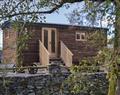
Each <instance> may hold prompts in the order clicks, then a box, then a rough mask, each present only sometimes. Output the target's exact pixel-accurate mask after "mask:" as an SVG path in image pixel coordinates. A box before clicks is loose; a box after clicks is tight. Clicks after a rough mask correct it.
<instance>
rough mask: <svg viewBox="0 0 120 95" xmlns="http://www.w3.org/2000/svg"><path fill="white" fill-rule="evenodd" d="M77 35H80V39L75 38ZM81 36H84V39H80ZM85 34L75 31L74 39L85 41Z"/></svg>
mask: <svg viewBox="0 0 120 95" xmlns="http://www.w3.org/2000/svg"><path fill="white" fill-rule="evenodd" d="M77 35H79V36H80V39H78V38H77ZM82 36H84V39H82ZM85 36H86V35H85V33H84V32H76V33H75V40H76V41H86V37H85Z"/></svg>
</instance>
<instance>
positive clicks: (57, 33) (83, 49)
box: [2, 23, 107, 67]
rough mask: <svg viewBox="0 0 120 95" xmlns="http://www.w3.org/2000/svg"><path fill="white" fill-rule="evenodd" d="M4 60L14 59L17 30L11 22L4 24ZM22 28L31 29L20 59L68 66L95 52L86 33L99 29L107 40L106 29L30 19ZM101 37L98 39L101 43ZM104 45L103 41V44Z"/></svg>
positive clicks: (11, 60)
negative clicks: (30, 21)
mask: <svg viewBox="0 0 120 95" xmlns="http://www.w3.org/2000/svg"><path fill="white" fill-rule="evenodd" d="M2 28H3V31H4V32H3V59H4V60H3V61H4V63H16V56H17V55H16V48H17V44H16V40H17V37H18V31H16V30H15V29H14V28H13V27H12V25H10V23H7V24H4V25H3V27H2ZM25 30H27V31H28V32H30V33H31V39H30V40H29V41H28V42H27V44H28V47H27V49H26V50H24V52H23V55H22V56H23V63H24V64H28V65H29V64H30V63H34V62H36V63H38V64H42V65H49V64H51V63H52V62H56V61H57V62H58V61H59V62H63V63H64V64H65V65H66V66H68V67H70V66H71V65H72V64H78V63H79V61H80V60H82V59H83V58H84V57H92V56H95V55H96V54H97V53H98V51H99V48H98V46H96V45H94V43H90V41H89V36H91V35H93V34H94V33H101V34H102V36H104V37H103V38H105V39H106V40H107V29H104V28H96V27H85V26H76V25H62V24H48V23H32V24H29V25H26V27H25ZM103 40H104V39H100V40H99V41H101V43H102V42H103ZM105 45H106V41H105V42H104V44H102V46H105Z"/></svg>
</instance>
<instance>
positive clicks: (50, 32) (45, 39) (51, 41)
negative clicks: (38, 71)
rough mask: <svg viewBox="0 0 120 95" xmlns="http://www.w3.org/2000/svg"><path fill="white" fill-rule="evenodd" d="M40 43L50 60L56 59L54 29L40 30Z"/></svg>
mask: <svg viewBox="0 0 120 95" xmlns="http://www.w3.org/2000/svg"><path fill="white" fill-rule="evenodd" d="M42 43H43V44H44V46H45V47H46V49H47V50H48V52H49V54H50V58H56V57H57V31H56V29H55V28H42Z"/></svg>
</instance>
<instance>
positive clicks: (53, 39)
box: [51, 30, 55, 53]
mask: <svg viewBox="0 0 120 95" xmlns="http://www.w3.org/2000/svg"><path fill="white" fill-rule="evenodd" d="M51 35H52V36H51V49H52V52H53V53H55V30H52V32H51Z"/></svg>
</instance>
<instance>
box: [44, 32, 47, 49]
mask: <svg viewBox="0 0 120 95" xmlns="http://www.w3.org/2000/svg"><path fill="white" fill-rule="evenodd" d="M44 46H45V47H46V49H48V30H44Z"/></svg>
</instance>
